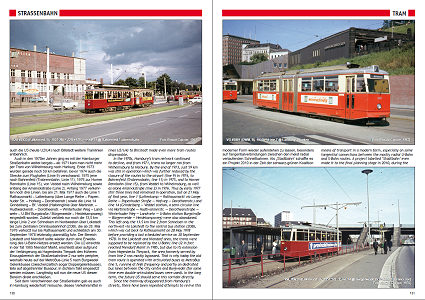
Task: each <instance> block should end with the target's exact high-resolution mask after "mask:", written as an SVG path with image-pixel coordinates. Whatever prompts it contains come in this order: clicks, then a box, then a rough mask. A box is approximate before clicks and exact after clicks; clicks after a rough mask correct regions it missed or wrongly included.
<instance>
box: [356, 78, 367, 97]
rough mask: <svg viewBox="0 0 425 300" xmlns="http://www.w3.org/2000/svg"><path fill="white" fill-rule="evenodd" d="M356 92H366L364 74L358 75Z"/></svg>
mask: <svg viewBox="0 0 425 300" xmlns="http://www.w3.org/2000/svg"><path fill="white" fill-rule="evenodd" d="M356 92H358V93H359V92H366V85H365V82H364V77H363V74H360V75H357V84H356Z"/></svg>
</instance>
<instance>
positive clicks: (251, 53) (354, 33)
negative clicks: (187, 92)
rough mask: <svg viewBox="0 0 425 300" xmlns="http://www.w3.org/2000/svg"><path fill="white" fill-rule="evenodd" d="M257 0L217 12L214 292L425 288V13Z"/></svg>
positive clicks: (404, 294)
mask: <svg viewBox="0 0 425 300" xmlns="http://www.w3.org/2000/svg"><path fill="white" fill-rule="evenodd" d="M328 6H329V5H328ZM328 6H327V7H328ZM253 7H254V6H250V5H245V6H244V7H240V6H236V5H235V6H226V7H221V8H220V10H219V9H218V8H216V10H215V11H214V16H215V19H214V20H215V21H216V20H217V19H218V18H217V15H218V14H219V15H220V16H221V23H220V24H218V22H215V23H214V29H215V30H214V53H215V58H216V59H215V61H214V67H215V72H214V93H215V97H214V98H215V99H216V101H217V102H216V103H215V107H214V121H215V122H216V121H217V120H218V119H221V123H222V132H218V130H217V129H216V130H215V132H214V139H215V140H214V145H215V149H214V160H215V161H217V162H218V161H220V162H221V164H219V163H215V164H214V166H215V167H214V171H215V172H214V186H215V188H214V191H216V193H219V192H218V191H220V192H221V194H220V195H218V196H217V195H216V198H217V197H219V196H220V197H221V198H222V203H221V204H222V205H221V207H220V205H218V203H216V206H215V210H214V224H215V225H214V287H215V289H214V298H217V299H219V298H220V299H222V298H232V299H258V298H259V297H261V298H263V299H269V298H270V299H271V298H276V297H279V298H281V297H283V296H281V295H282V294H281V290H277V291H275V292H274V291H267V293H265V290H264V289H265V288H275V289H285V296H284V297H285V298H288V299H292V298H301V299H308V298H314V299H334V298H341V297H344V298H347V299H359V298H364V297H365V296H366V297H372V298H376V299H384V298H385V299H392V298H397V299H405V298H418V297H419V298H420V297H421V296H420V295H421V294H422V290H421V288H420V286H418V284H417V282H420V278H422V274H421V270H420V269H419V268H415V258H416V256H415V241H416V239H415V237H416V233H417V229H418V228H419V229H420V228H421V224H418V223H417V222H415V215H416V214H415V211H418V212H420V209H421V208H422V203H421V202H420V201H416V199H417V197H418V195H420V194H421V192H422V187H421V185H420V184H415V183H419V182H421V181H420V179H421V178H422V175H421V174H422V172H421V165H420V164H419V163H420V158H419V155H420V149H421V145H422V143H421V139H420V138H419V139H417V138H416V134H415V128H420V126H421V121H420V119H419V120H416V119H415V111H417V110H418V109H419V110H418V111H420V106H421V104H420V103H416V102H415V76H416V75H415V66H416V65H415V46H416V40H419V39H416V30H415V29H416V22H415V17H416V15H415V10H414V9H413V8H411V7H405V8H403V9H402V10H393V9H389V8H385V7H384V8H383V9H381V8H380V9H357V10H353V9H346V8H343V9H335V8H334V9H330V8H329V9H322V8H319V7H315V9H300V8H302V7H301V6H298V7H295V8H285V7H283V5H277V7H275V6H273V8H270V7H264V8H256V9H252V8H253ZM245 8H247V9H245ZM218 44H219V45H220V46H218ZM217 52H220V54H221V57H219V56H218V53H217ZM220 63H221V66H220V65H219V64H220ZM219 68H220V69H219ZM218 74H219V75H220V76H221V78H219V76H218ZM419 76H420V75H419ZM220 86H221V90H219V87H220ZM219 96H222V99H221V100H222V101H221V102H222V103H218V100H217V99H218V98H219ZM220 104H221V105H220ZM416 104H418V107H417V106H416ZM415 125H416V126H415ZM216 128H217V127H216ZM419 134H420V132H419ZM218 144H221V145H222V146H221V147H218ZM219 188H221V190H220V189H219ZM220 227H221V228H220ZM419 243H420V242H419ZM220 247H221V249H219V248H220ZM218 253H221V254H220V255H219V254H218ZM418 279H419V281H418ZM335 291H336V292H335ZM277 295H279V296H277Z"/></svg>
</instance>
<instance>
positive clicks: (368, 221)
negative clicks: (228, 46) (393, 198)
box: [362, 169, 373, 243]
mask: <svg viewBox="0 0 425 300" xmlns="http://www.w3.org/2000/svg"><path fill="white" fill-rule="evenodd" d="M372 172H373V170H370V169H366V170H363V171H362V173H364V174H366V185H367V228H368V233H367V235H368V236H367V237H368V241H369V243H370V218H369V174H370V173H372Z"/></svg>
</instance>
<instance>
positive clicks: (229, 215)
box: [223, 208, 257, 228]
mask: <svg viewBox="0 0 425 300" xmlns="http://www.w3.org/2000/svg"><path fill="white" fill-rule="evenodd" d="M256 225H257V217H256V216H255V214H254V212H253V211H252V209H250V208H225V209H223V228H231V227H239V226H256Z"/></svg>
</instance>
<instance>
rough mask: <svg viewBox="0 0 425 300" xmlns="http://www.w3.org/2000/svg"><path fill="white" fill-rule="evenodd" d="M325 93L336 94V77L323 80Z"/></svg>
mask: <svg viewBox="0 0 425 300" xmlns="http://www.w3.org/2000/svg"><path fill="white" fill-rule="evenodd" d="M325 91H326V92H338V76H328V77H326V80H325Z"/></svg>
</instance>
